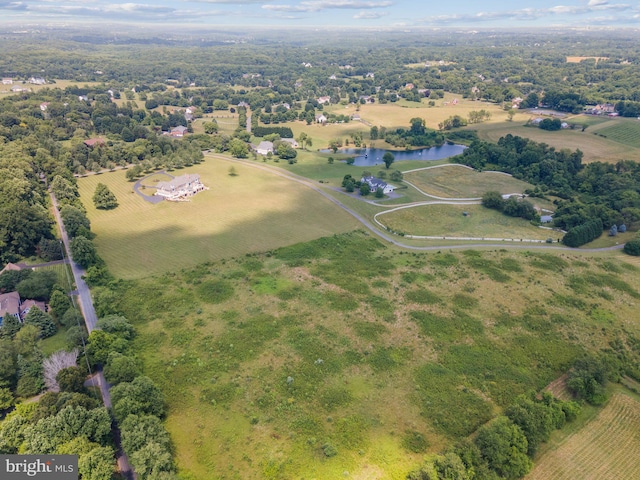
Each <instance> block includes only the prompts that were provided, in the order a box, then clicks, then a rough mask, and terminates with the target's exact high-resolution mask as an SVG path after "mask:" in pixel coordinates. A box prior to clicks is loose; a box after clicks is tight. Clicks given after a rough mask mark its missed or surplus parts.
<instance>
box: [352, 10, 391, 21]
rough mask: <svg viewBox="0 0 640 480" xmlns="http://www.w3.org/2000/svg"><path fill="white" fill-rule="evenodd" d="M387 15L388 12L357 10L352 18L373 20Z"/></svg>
mask: <svg viewBox="0 0 640 480" xmlns="http://www.w3.org/2000/svg"><path fill="white" fill-rule="evenodd" d="M387 15H389V13H388V12H365V11H362V12H358V13H356V14H355V15H354V16H353V18H355V19H356V20H375V19H376V18H382V17H385V16H387Z"/></svg>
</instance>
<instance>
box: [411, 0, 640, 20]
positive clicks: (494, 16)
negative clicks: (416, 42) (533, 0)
mask: <svg viewBox="0 0 640 480" xmlns="http://www.w3.org/2000/svg"><path fill="white" fill-rule="evenodd" d="M616 10H617V11H625V10H633V8H632V7H631V5H628V4H610V3H609V2H608V1H607V0H590V1H589V4H588V5H586V6H566V5H557V6H555V7H550V8H523V9H519V10H502V11H494V12H478V13H472V14H451V15H438V16H431V17H425V18H423V19H421V20H419V22H420V23H426V24H453V23H477V22H488V21H495V20H514V21H527V20H529V21H530V20H536V19H540V18H544V17H553V16H576V15H588V14H591V13H594V12H604V11H616Z"/></svg>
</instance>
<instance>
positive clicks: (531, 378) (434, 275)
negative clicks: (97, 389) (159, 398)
mask: <svg viewBox="0 0 640 480" xmlns="http://www.w3.org/2000/svg"><path fill="white" fill-rule="evenodd" d="M112 288H113V289H115V291H114V293H115V295H113V296H110V297H109V298H110V300H109V301H110V302H113V303H110V304H109V305H108V306H107V307H108V308H109V309H111V310H113V311H117V312H121V313H123V314H124V315H125V316H127V317H128V318H129V319H130V320H131V321H132V322H133V323H134V324H135V325H136V328H137V330H138V335H137V337H136V339H135V340H134V348H135V350H136V352H138V355H139V357H140V358H142V359H144V362H145V374H147V375H149V376H151V377H152V378H153V380H154V381H155V382H156V383H157V384H158V385H159V386H160V387H161V389H162V390H163V392H164V394H165V396H166V398H167V401H168V405H169V414H168V419H167V427H168V429H169V431H170V433H171V435H172V440H173V441H174V443H175V452H176V460H177V464H178V468H179V471H180V473H181V474H182V475H184V476H185V477H187V478H191V479H193V480H210V479H212V478H226V479H238V480H241V479H242V480H245V479H248V480H251V479H288V478H314V479H316V480H335V479H336V478H342V477H343V476H347V475H348V477H349V478H358V479H366V480H382V479H385V480H386V479H397V480H403V479H404V478H405V477H406V475H407V473H408V472H409V471H410V470H412V469H413V468H416V467H417V466H418V465H420V464H421V462H422V461H423V459H424V456H425V455H428V454H430V453H437V452H440V451H442V450H443V449H444V448H446V447H447V446H449V445H451V444H453V443H455V442H456V441H458V440H460V439H462V438H466V437H467V436H468V435H470V434H472V433H473V432H474V430H475V429H476V428H477V427H478V426H479V425H482V424H483V423H485V422H486V421H488V420H489V419H490V418H492V417H493V416H494V415H496V414H497V413H499V412H500V411H501V410H502V409H503V408H504V407H506V406H507V405H508V404H509V403H510V402H512V401H513V399H514V398H515V397H516V396H517V395H519V394H521V393H524V392H527V391H530V390H541V389H542V388H544V387H545V386H546V385H548V384H549V383H550V382H551V381H553V380H554V379H556V378H558V377H559V376H560V375H562V374H563V373H565V372H566V371H567V369H568V368H569V366H570V365H571V364H572V362H573V361H574V360H575V359H576V358H577V357H578V356H580V355H581V354H582V353H583V352H584V351H597V350H598V349H601V348H605V347H607V346H608V345H609V342H610V341H611V340H612V339H614V338H618V334H620V333H621V332H622V331H625V332H627V333H630V334H633V335H635V336H636V337H637V336H638V335H639V334H640V326H639V325H638V324H637V322H635V321H634V320H633V319H634V318H635V317H634V315H635V313H636V310H637V302H638V298H640V269H638V268H637V267H634V266H632V265H629V264H626V263H624V262H620V261H618V260H615V259H611V258H608V257H593V256H590V257H589V258H588V260H587V259H586V258H585V257H583V256H582V255H581V254H580V253H579V252H576V253H573V252H567V253H541V252H532V251H526V250H525V251H517V252H516V251H506V250H491V251H484V252H481V251H457V252H450V251H447V250H446V248H443V249H442V252H438V253H428V254H427V253H414V252H404V251H400V250H396V249H394V248H390V247H386V246H384V245H383V244H381V243H380V242H379V241H378V240H376V239H374V238H372V237H371V236H369V235H367V234H366V233H362V232H354V233H349V234H342V235H336V236H332V237H327V238H322V239H318V240H314V241H311V242H307V243H302V244H296V245H292V246H289V247H284V248H282V249H278V250H272V251H269V252H267V253H265V254H256V255H250V256H239V257H236V258H226V259H225V260H221V261H215V262H203V263H200V264H199V265H197V266H195V267H189V268H182V269H180V270H175V271H172V272H169V273H165V274H162V275H155V276H148V277H146V278H144V279H138V280H133V281H125V282H120V283H118V284H114V285H113V286H112ZM625 438H626V437H625ZM625 451H626V452H627V456H628V457H631V456H632V455H631V452H634V451H635V450H626V449H625ZM585 458H586V457H585ZM345 472H346V473H345ZM539 478H542V477H539ZM545 478H551V477H545ZM566 478H570V477H566ZM572 478H580V477H575V476H574V477H572ZM600 478H604V477H600Z"/></svg>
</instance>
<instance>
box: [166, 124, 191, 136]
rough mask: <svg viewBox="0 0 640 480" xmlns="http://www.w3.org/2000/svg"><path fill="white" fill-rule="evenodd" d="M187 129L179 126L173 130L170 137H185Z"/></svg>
mask: <svg viewBox="0 0 640 480" xmlns="http://www.w3.org/2000/svg"><path fill="white" fill-rule="evenodd" d="M187 130H188V129H187V127H185V126H184V125H178V126H177V127H174V128H172V129H171V132H169V135H171V136H172V137H178V138H180V137H184V136H185V135H186V134H187Z"/></svg>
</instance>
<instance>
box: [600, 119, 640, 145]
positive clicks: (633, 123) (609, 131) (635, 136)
mask: <svg viewBox="0 0 640 480" xmlns="http://www.w3.org/2000/svg"><path fill="white" fill-rule="evenodd" d="M611 123H613V124H610V123H609V122H607V123H606V124H602V125H601V126H600V125H599V126H598V127H597V128H594V129H593V132H595V133H596V134H597V135H598V136H601V137H604V138H606V139H608V140H613V141H614V142H617V143H621V144H622V145H627V146H629V147H633V148H640V121H639V120H637V119H635V118H634V119H626V118H624V119H623V118H619V119H616V120H615V123H614V122H611Z"/></svg>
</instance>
